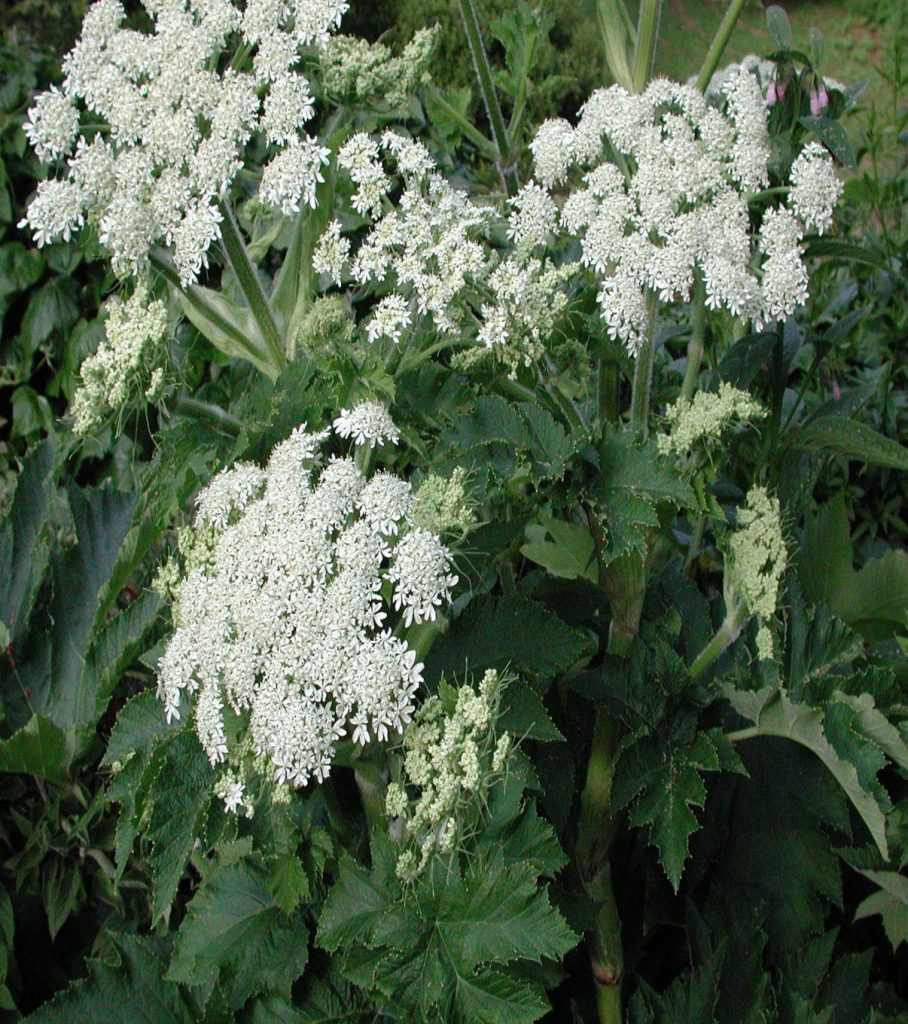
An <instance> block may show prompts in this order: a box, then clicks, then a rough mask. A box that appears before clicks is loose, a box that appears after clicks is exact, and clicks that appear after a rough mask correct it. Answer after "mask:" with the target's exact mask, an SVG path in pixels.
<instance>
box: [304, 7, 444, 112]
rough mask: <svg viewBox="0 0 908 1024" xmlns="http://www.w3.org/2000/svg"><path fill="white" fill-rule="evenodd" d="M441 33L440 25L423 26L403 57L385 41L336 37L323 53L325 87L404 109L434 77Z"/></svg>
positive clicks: (348, 98) (346, 96)
mask: <svg viewBox="0 0 908 1024" xmlns="http://www.w3.org/2000/svg"><path fill="white" fill-rule="evenodd" d="M439 32H440V29H439V27H438V26H437V25H433V26H432V27H431V28H421V29H419V31H418V32H417V33H416V34H415V35H414V36H413V38H412V39H411V40H410V42H409V43H407V45H406V46H405V47H404V49H403V52H402V53H401V55H400V56H399V57H395V56H393V54H392V52H391V50H389V49H388V47H387V46H385V45H384V44H383V43H370V42H367V41H366V40H365V39H359V38H357V37H356V36H344V35H339V36H334V37H333V38H332V39H331V40H330V41H329V43H328V44H327V46H326V47H325V49H324V52H323V53H322V60H321V67H322V81H323V82H324V85H325V89H326V90H327V91H328V92H329V93H331V94H332V95H333V96H337V97H338V98H339V99H343V100H346V101H347V102H350V101H353V102H360V103H362V102H381V103H383V104H387V105H388V106H390V107H392V108H394V109H395V110H400V109H401V108H403V107H404V106H405V105H406V103H407V99H408V98H409V96H410V95H411V94H412V93H413V92H414V90H415V89H416V88H417V87H418V86H420V85H422V84H424V83H426V82H428V81H429V80H430V72H429V65H430V63H431V61H432V57H433V55H434V53H435V50H436V49H437V45H438V37H439Z"/></svg>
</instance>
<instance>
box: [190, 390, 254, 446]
mask: <svg viewBox="0 0 908 1024" xmlns="http://www.w3.org/2000/svg"><path fill="white" fill-rule="evenodd" d="M175 411H176V412H181V413H185V414H186V415H187V416H192V417H193V419H198V420H206V421H207V422H208V423H212V424H213V425H214V426H216V427H218V428H219V429H220V430H223V431H224V432H225V433H227V434H231V435H233V436H234V437H237V436H238V435H239V433H240V432H241V431H242V429H243V427H244V426H245V424H244V423H243V421H242V420H238V419H237V418H236V416H231V415H230V413H229V412H227V410H226V409H222V408H221V407H220V406H219V405H214V404H213V403H212V402H202V401H200V400H199V399H198V398H189V397H183V398H180V399H178V400H177V403H176V406H175Z"/></svg>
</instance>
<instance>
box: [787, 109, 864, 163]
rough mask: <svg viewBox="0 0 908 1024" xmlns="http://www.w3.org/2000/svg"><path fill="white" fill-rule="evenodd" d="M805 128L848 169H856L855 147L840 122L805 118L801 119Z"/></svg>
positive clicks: (825, 118)
mask: <svg viewBox="0 0 908 1024" xmlns="http://www.w3.org/2000/svg"><path fill="white" fill-rule="evenodd" d="M799 120H800V122H801V124H802V125H804V127H805V128H808V129H810V131H812V132H813V133H814V135H816V137H817V138H818V139H819V140H820V142H822V143H823V145H824V146H825V147H826V148H827V149H828V150H829V151H830V153H832V155H833V156H834V157H835V158H836V160H838V161H839V163H840V164H844V165H845V166H846V167H856V166H857V158H856V157H855V152H854V146H852V144H851V139H849V138H848V133H847V132H846V131H845V129H844V128H843V127H842V124H841V122H840V121H837V120H836V119H835V118H833V117H810V116H805V117H802V118H800V119H799Z"/></svg>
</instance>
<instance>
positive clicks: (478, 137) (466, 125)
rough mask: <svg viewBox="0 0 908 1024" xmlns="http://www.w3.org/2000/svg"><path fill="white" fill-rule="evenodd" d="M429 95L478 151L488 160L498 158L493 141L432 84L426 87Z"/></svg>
mask: <svg viewBox="0 0 908 1024" xmlns="http://www.w3.org/2000/svg"><path fill="white" fill-rule="evenodd" d="M428 92H429V95H430V96H431V97H432V102H433V103H435V104H437V105H438V106H439V107H440V108H441V109H442V110H443V111H444V112H445V113H446V114H447V115H448V117H450V118H451V120H452V121H454V123H455V124H456V125H457V127H458V128H459V129H460V130H461V132H463V134H464V136H465V137H466V138H468V139H469V140H470V142H472V143H473V145H474V146H475V147H476V148H477V149H478V150H479V152H480V153H482V155H483V156H484V157H486V159H488V160H497V159H498V150H497V149H496V148H495V143H494V142H492V141H491V140H490V139H487V138H486V137H485V135H483V133H482V132H481V131H480V130H479V129H478V128H477V127H476V125H474V124H473V123H472V122H471V121H470V120H469V119H468V118H466V117H464V115H463V114H461V112H460V111H459V110H458V109H457V107H455V106H453V105H452V104H450V103H448V101H447V100H446V99H445V98H444V96H442V94H441V93H440V92H439V91H438V89H436V88H435V86H434V85H430V86H429V87H428Z"/></svg>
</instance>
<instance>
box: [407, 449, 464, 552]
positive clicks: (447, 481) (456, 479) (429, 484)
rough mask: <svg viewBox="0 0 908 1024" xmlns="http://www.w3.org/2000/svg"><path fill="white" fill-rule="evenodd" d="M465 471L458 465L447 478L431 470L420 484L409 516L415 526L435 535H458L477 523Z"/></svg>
mask: <svg viewBox="0 0 908 1024" xmlns="http://www.w3.org/2000/svg"><path fill="white" fill-rule="evenodd" d="M466 481H467V471H466V470H465V469H464V468H463V467H462V466H458V467H457V468H456V469H455V470H454V472H453V473H452V474H451V475H450V476H449V477H442V476H438V475H437V474H436V473H430V474H429V476H427V477H426V478H425V480H423V482H422V483H421V484H420V485H419V489H418V490H417V492H416V495H415V497H414V499H413V509H412V511H411V513H410V519H411V521H412V522H413V525H414V526H419V527H422V528H423V529H424V530H431V531H432V532H433V533H438V534H446V533H451V534H459V535H460V536H461V537H463V536H466V534H467V533H468V532H469V531H470V530H471V529H472V528H473V527H474V526H475V525H476V513H475V511H474V510H473V507H472V504H471V502H470V500H469V497H468V496H467V489H466Z"/></svg>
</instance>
